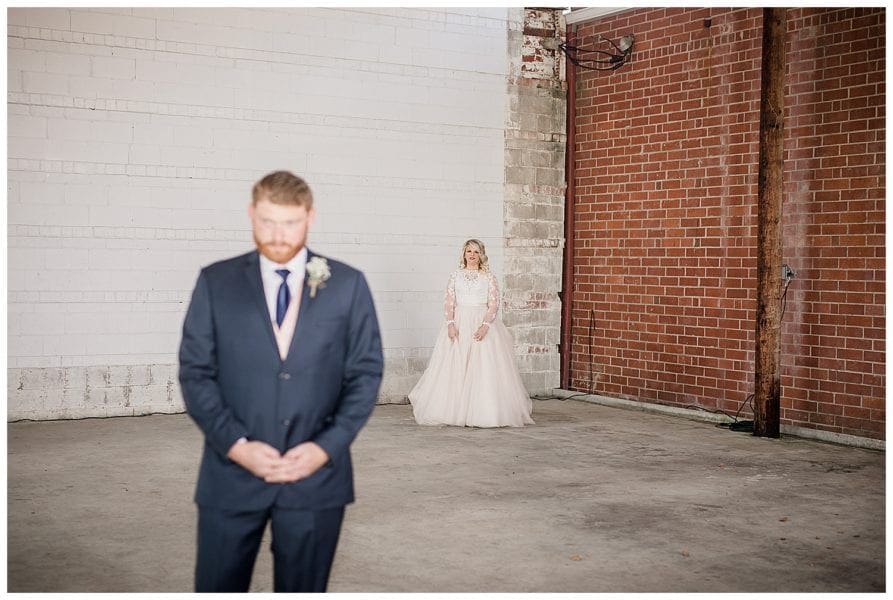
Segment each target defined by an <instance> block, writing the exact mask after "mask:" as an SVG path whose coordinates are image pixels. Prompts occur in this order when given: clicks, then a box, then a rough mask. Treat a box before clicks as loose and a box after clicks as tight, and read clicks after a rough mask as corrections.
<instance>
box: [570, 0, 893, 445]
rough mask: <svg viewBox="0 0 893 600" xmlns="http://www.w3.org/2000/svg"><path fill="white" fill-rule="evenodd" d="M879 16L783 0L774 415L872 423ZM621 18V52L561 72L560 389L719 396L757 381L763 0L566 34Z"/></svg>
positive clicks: (635, 17) (880, 399) (728, 403)
mask: <svg viewBox="0 0 893 600" xmlns="http://www.w3.org/2000/svg"><path fill="white" fill-rule="evenodd" d="M708 20H709V21H708ZM884 23H885V11H884V9H883V8H868V9H852V8H849V9H844V8H840V9H838V8H822V9H807V8H800V9H790V10H788V37H787V60H786V62H787V72H786V99H785V102H786V105H785V142H784V143H785V172H784V178H785V195H784V209H783V211H784V217H783V228H784V244H785V248H784V254H783V258H782V262H784V263H787V264H789V265H790V266H791V267H792V268H793V269H794V270H795V271H796V273H797V276H796V278H795V279H794V280H793V282H792V283H791V284H790V287H789V288H788V292H787V298H786V310H785V313H784V316H783V323H782V381H781V383H782V400H781V409H782V410H781V417H782V423H786V424H791V425H797V426H803V427H810V428H816V429H824V430H828V431H833V432H838V433H844V434H850V435H857V436H864V437H872V438H881V439H882V438H883V437H884V423H885V414H884V393H885V381H884V369H885V354H884V338H885V334H884V331H885V319H884V303H885V297H884V267H885V262H884V254H885V245H884V192H885V180H884V169H885V154H884V140H885V121H884V118H885V113H884V108H885V93H884V86H885V61H884V53H885V26H884ZM627 33H632V34H634V35H635V36H636V45H635V47H634V50H633V55H632V61H631V62H630V63H629V64H628V65H625V66H624V67H622V68H621V69H619V70H617V71H585V70H581V69H577V88H576V95H577V96H576V98H577V100H576V102H577V111H576V127H575V134H576V140H575V153H576V159H575V185H576V197H575V200H574V202H575V209H574V215H575V216H574V219H575V228H574V235H575V238H576V241H575V250H574V261H573V262H574V265H573V269H574V287H573V312H572V338H571V346H572V347H571V370H570V377H571V388H572V389H574V390H577V391H586V392H591V393H597V394H603V395H608V396H614V397H621V398H629V399H634V400H639V401H643V402H654V403H660V404H669V405H674V406H687V407H701V408H704V409H708V410H722V411H725V412H727V413H735V412H736V411H738V410H739V408H741V407H742V403H743V402H744V401H745V400H746V399H747V397H748V396H749V395H750V394H751V393H752V392H753V370H754V363H753V361H754V339H755V312H756V233H757V232H756V213H757V210H756V209H757V205H756V201H757V169H758V146H759V112H758V111H759V103H760V102H759V101H760V53H761V43H762V9H759V8H751V9H727V8H706V9H704V8H702V9H685V8H659V9H637V10H632V11H628V12H624V13H621V14H618V15H614V16H610V17H606V18H603V19H599V20H596V21H590V22H587V23H582V24H579V25H578V26H577V30H576V45H577V46H581V47H586V46H588V47H592V46H593V45H594V44H597V41H596V39H597V36H598V35H599V34H604V35H605V36H606V37H609V38H611V39H614V40H616V39H618V38H619V37H620V36H622V35H625V34H627ZM601 48H604V46H603V45H602V46H601ZM741 414H742V415H745V414H746V415H748V416H749V415H751V414H752V413H751V410H750V405H749V404H748V405H746V407H745V408H744V410H743V411H742V413H741Z"/></svg>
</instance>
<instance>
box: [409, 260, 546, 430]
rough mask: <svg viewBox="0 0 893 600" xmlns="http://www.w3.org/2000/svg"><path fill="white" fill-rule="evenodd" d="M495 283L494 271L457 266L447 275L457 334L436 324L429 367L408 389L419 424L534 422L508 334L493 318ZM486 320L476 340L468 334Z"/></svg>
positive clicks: (448, 310)
mask: <svg viewBox="0 0 893 600" xmlns="http://www.w3.org/2000/svg"><path fill="white" fill-rule="evenodd" d="M498 309H499V288H498V287H497V285H496V278H495V277H494V276H493V274H492V273H485V272H482V271H478V270H467V269H456V270H455V271H453V273H452V274H451V275H450V281H449V284H448V285H447V291H446V298H445V301H444V316H445V317H446V320H447V321H451V320H453V321H455V323H456V328H457V329H458V330H459V337H458V339H456V340H454V341H453V340H450V337H449V334H448V332H447V330H448V326H447V324H446V323H444V325H443V326H442V327H441V328H440V332H439V333H438V334H437V340H436V341H435V343H434V351H433V353H432V354H431V360H430V362H429V363H428V368H427V369H426V370H425V372H424V373H423V374H422V377H421V379H419V381H418V383H417V384H416V386H415V387H414V388H413V389H412V391H411V392H410V393H409V401H410V403H412V412H413V415H414V416H415V420H416V422H417V423H419V424H420V425H464V426H469V427H506V426H508V427H521V426H523V425H527V424H532V423H533V419H531V418H530V412H531V409H532V405H533V403H532V402H531V400H530V396H529V395H528V393H527V390H526V389H525V388H524V383H523V382H522V381H521V375H520V373H518V367H517V365H516V363H515V353H514V349H513V342H512V336H511V334H510V333H509V331H508V329H506V327H505V325H503V324H502V321H501V320H500V319H499V318H497V311H498ZM482 322H488V323H490V327H489V329H488V330H487V334H486V335H485V336H484V339H483V340H481V341H480V342H476V341H475V340H474V339H473V338H472V335H473V334H474V332H475V331H476V330H477V329H478V327H479V326H480V325H481V323H482Z"/></svg>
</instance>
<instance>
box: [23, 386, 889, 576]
mask: <svg viewBox="0 0 893 600" xmlns="http://www.w3.org/2000/svg"><path fill="white" fill-rule="evenodd" d="M534 418H535V419H536V420H537V425H535V426H531V427H526V428H523V429H498V430H492V429H489V430H487V429H466V428H455V427H420V426H418V425H416V424H415V423H414V422H413V420H412V413H411V410H410V407H409V406H406V405H402V406H400V405H384V406H379V407H377V408H376V410H375V413H374V415H373V418H372V419H371V421H370V423H369V425H368V426H367V427H366V428H365V429H364V430H363V432H362V433H361V434H360V437H359V438H358V439H357V441H356V443H355V444H354V457H355V464H356V476H357V497H358V501H357V503H355V504H353V505H351V506H350V507H349V508H348V511H347V517H346V520H345V525H344V530H343V533H342V538H341V543H340V545H339V551H338V555H337V557H336V560H335V566H334V569H333V572H332V578H331V581H330V586H329V591H332V592H520V591H523V592H883V591H885V506H884V505H885V486H884V478H885V455H884V453H882V452H878V451H874V450H865V449H859V448H850V447H843V446H835V445H831V444H827V443H822V442H816V441H810V440H803V439H797V438H790V437H783V438H782V439H780V440H767V439H758V438H754V437H753V436H751V435H749V434H746V433H733V432H730V431H728V430H725V429H720V428H717V427H716V426H714V425H712V424H707V423H701V422H695V421H689V420H685V419H681V418H678V417H670V416H665V415H653V414H646V413H642V412H636V411H627V410H622V409H617V408H610V407H605V406H599V405H595V404H588V403H584V402H579V401H576V400H567V401H561V400H543V401H535V403H534ZM200 449H201V437H200V435H199V432H198V430H197V428H196V427H195V426H194V425H193V424H192V422H191V421H190V420H189V418H188V417H187V416H185V415H156V416H149V417H132V418H115V419H87V420H82V421H53V422H40V423H33V422H22V423H12V424H9V425H8V452H9V457H8V458H9V459H8V534H7V535H8V591H10V592H188V591H190V590H191V586H192V567H193V557H194V551H195V550H194V535H195V508H194V505H193V504H192V491H193V485H194V481H195V476H196V468H197V465H198V460H199V452H200ZM268 547H269V544H268V542H265V543H264V546H263V547H262V549H261V553H260V556H259V558H258V564H257V566H256V570H255V577H254V580H253V583H252V589H253V590H254V591H270V590H271V588H272V584H271V581H272V570H271V560H270V553H269V551H268Z"/></svg>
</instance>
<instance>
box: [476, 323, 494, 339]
mask: <svg viewBox="0 0 893 600" xmlns="http://www.w3.org/2000/svg"><path fill="white" fill-rule="evenodd" d="M488 331H490V325H488V324H487V323H481V326H480V327H478V330H477V331H475V332H474V335H473V336H472V337H473V338H474V340H475V341H476V342H479V341H481V340H482V339H484V337H485V336H486V335H487V332H488Z"/></svg>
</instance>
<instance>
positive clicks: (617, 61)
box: [558, 34, 636, 71]
mask: <svg viewBox="0 0 893 600" xmlns="http://www.w3.org/2000/svg"><path fill="white" fill-rule="evenodd" d="M599 39H600V40H601V41H602V42H607V43H608V44H610V45H611V46H612V47H613V48H614V50H616V52H611V51H610V50H599V49H597V48H594V47H593V48H581V47H579V46H569V45H568V44H566V43H564V42H562V43H560V44H558V49H559V50H561V51H562V52H564V55H565V56H567V59H568V60H569V61H571V62H572V63H574V64H575V65H577V66H578V67H580V68H583V69H589V70H591V71H614V70H616V69H619V68H620V67H622V66H623V65H625V64H626V63H627V62H629V57H630V55H631V54H632V52H633V45H634V44H635V41H636V38H635V37H634V36H633V34H629V35H625V36H623V37H622V38H620V40H618V41H617V43H614V42H612V41H611V40H609V39H608V38H606V37H605V36H603V35H600V36H599ZM602 47H603V48H607V46H604V44H603V45H602Z"/></svg>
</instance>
